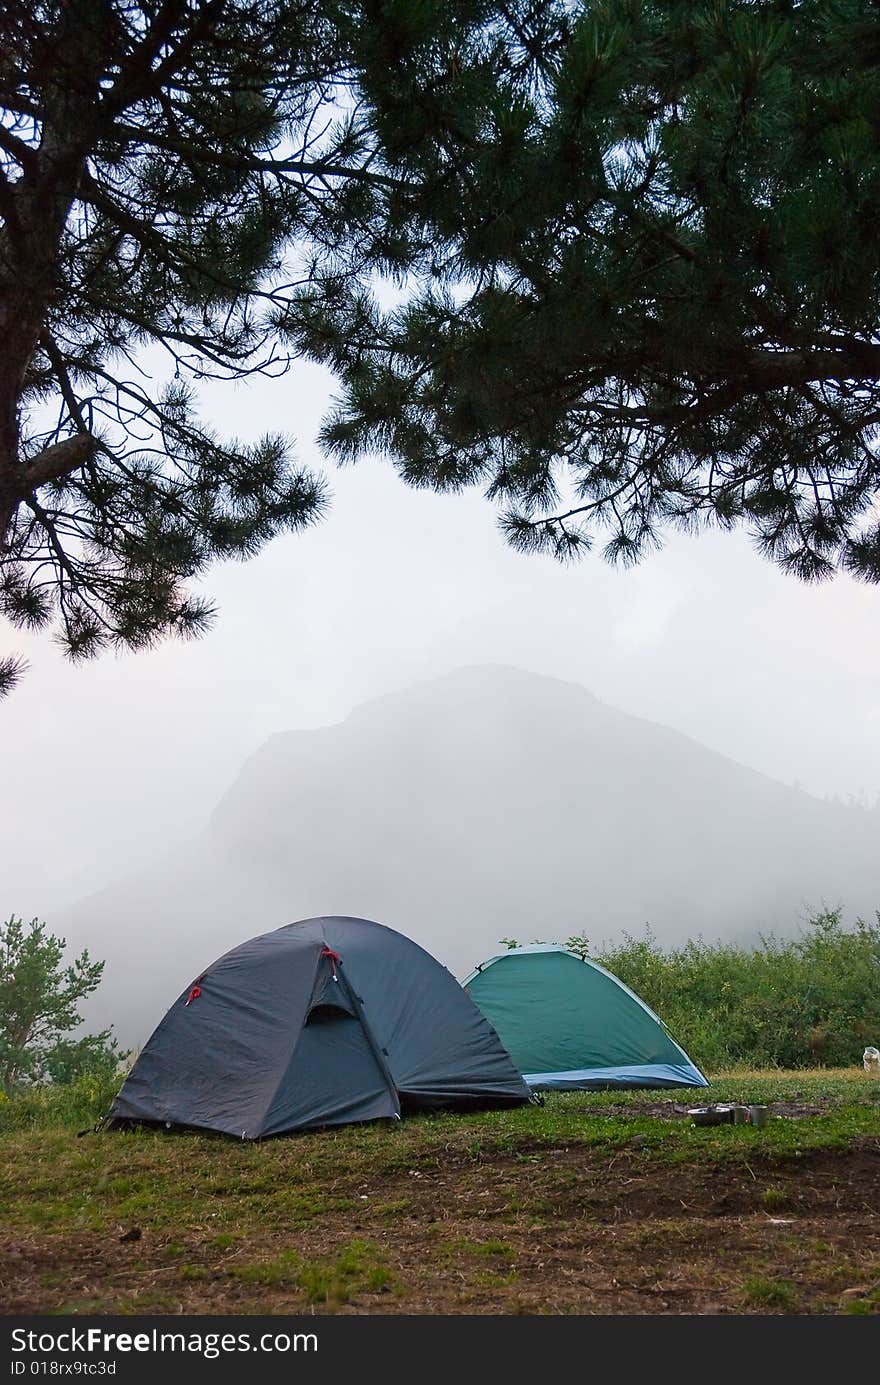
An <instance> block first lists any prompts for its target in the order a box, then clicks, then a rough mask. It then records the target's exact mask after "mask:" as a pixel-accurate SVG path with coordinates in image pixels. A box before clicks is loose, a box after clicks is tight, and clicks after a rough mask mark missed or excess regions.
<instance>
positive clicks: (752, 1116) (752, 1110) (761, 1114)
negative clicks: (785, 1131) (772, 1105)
mask: <svg viewBox="0 0 880 1385" xmlns="http://www.w3.org/2000/svg"><path fill="white" fill-rule="evenodd" d="M768 1114H769V1113H768V1111H767V1107H766V1106H750V1107H749V1120H750V1121H751V1123H752V1125H757V1126H765V1125H766V1124H767V1116H768Z"/></svg>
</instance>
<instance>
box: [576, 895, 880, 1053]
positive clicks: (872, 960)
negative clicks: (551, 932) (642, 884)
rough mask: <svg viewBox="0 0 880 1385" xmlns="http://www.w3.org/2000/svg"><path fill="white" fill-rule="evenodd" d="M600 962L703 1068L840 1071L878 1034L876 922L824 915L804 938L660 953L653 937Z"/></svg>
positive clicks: (879, 941) (610, 951)
mask: <svg viewBox="0 0 880 1385" xmlns="http://www.w3.org/2000/svg"><path fill="white" fill-rule="evenodd" d="M596 960H597V961H599V962H601V964H602V965H603V966H605V967H607V968H608V970H609V971H611V972H613V973H614V975H615V976H618V977H619V978H620V980H621V981H623V982H625V983H626V985H627V986H630V987H631V988H632V990H634V991H635V992H636V994H637V995H640V996H641V997H642V999H643V1000H644V1001H645V1002H646V1003H647V1004H648V1005H650V1006H651V1008H652V1009H653V1010H656V1012H657V1014H658V1015H659V1016H660V1017H661V1019H662V1020H663V1021H664V1023H665V1024H666V1025H667V1026H668V1028H669V1029H670V1031H671V1032H672V1034H673V1035H674V1036H675V1038H676V1039H677V1041H678V1042H679V1043H680V1044H681V1045H682V1047H683V1048H685V1049H686V1050H687V1052H688V1054H689V1055H690V1057H691V1058H692V1059H693V1060H694V1062H696V1063H699V1064H700V1066H702V1067H705V1068H715V1069H718V1068H723V1067H729V1066H731V1065H732V1064H737V1065H739V1064H746V1065H748V1066H751V1067H768V1066H770V1067H784V1068H799V1067H816V1066H817V1065H818V1066H822V1067H826V1066H827V1067H835V1066H851V1065H852V1064H853V1063H855V1062H860V1061H861V1056H862V1050H863V1049H864V1047H865V1045H866V1044H871V1043H874V1044H876V1043H877V1042H878V1036H880V914H878V915H877V921H876V922H875V923H865V922H864V921H863V920H861V919H860V920H859V921H858V922H857V923H856V924H855V926H854V928H852V929H847V928H845V927H844V925H843V923H842V922H841V918H840V912H839V911H837V910H824V911H823V912H821V913H819V914H816V915H815V916H814V917H813V918H811V919H810V920H809V922H808V923H807V925H806V927H805V928H804V929H803V930H802V932H801V934H800V935H799V936H798V937H795V938H792V939H785V940H781V939H778V938H776V937H773V936H772V935H771V936H768V937H764V938H762V939H761V942H760V945H759V946H757V947H754V948H750V949H746V948H742V947H737V946H733V945H730V944H721V943H714V944H710V943H705V942H703V940H702V939H699V940H697V941H696V942H688V943H686V944H685V945H684V947H681V948H675V949H671V950H669V951H663V950H662V949H661V948H660V947H658V945H657V943H656V941H655V940H654V938H653V937H652V935H651V933H650V930H648V931H647V932H646V935H645V937H644V938H634V937H631V936H629V935H625V941H624V942H623V943H622V944H621V945H620V946H618V947H612V948H606V949H605V950H604V951H603V952H602V953H601V954H600V955H598V956H597V958H596Z"/></svg>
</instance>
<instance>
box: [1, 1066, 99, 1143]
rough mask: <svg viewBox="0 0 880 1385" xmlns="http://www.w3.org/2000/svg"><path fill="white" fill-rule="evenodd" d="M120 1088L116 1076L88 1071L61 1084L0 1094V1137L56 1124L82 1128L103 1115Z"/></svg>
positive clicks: (90, 1124) (47, 1127) (42, 1128)
mask: <svg viewBox="0 0 880 1385" xmlns="http://www.w3.org/2000/svg"><path fill="white" fill-rule="evenodd" d="M121 1085H122V1077H121V1076H120V1075H119V1074H118V1073H107V1072H98V1073H95V1072H92V1073H88V1074H87V1075H86V1076H84V1077H80V1078H79V1079H78V1081H76V1082H69V1083H65V1084H63V1085H62V1084H58V1085H53V1084H51V1083H49V1084H46V1085H45V1086H39V1087H36V1086H35V1087H26V1088H23V1089H21V1090H19V1091H18V1092H16V1093H14V1094H13V1095H10V1096H8V1097H4V1096H3V1094H2V1093H0V1135H6V1134H11V1133H12V1132H13V1131H15V1130H46V1129H49V1128H50V1127H52V1126H59V1125H66V1126H71V1127H73V1128H75V1129H80V1130H82V1129H86V1128H88V1127H89V1126H92V1125H94V1124H95V1123H96V1122H97V1121H98V1120H99V1119H100V1117H101V1116H105V1115H106V1114H107V1112H108V1111H109V1109H110V1107H111V1105H112V1103H113V1098H114V1097H115V1095H116V1093H117V1092H118V1090H119V1088H120V1086H121Z"/></svg>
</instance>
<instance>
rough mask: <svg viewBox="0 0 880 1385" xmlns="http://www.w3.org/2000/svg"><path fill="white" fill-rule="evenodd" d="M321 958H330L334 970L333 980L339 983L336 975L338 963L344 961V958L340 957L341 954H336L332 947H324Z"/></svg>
mask: <svg viewBox="0 0 880 1385" xmlns="http://www.w3.org/2000/svg"><path fill="white" fill-rule="evenodd" d="M321 956H322V957H328V958H329V959H330V965H331V967H332V968H333V980H334V981H338V980H339V977H338V976H337V975H336V963H337V962H341V961H342V958H341V957H340V955H339V953H338V952H334V951H333V949H332V947H324V948H322V949H321Z"/></svg>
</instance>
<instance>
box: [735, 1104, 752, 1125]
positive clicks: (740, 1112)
mask: <svg viewBox="0 0 880 1385" xmlns="http://www.w3.org/2000/svg"><path fill="white" fill-rule="evenodd" d="M748 1121H749V1108H748V1107H747V1106H734V1108H733V1123H734V1125H747V1124H748Z"/></svg>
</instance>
